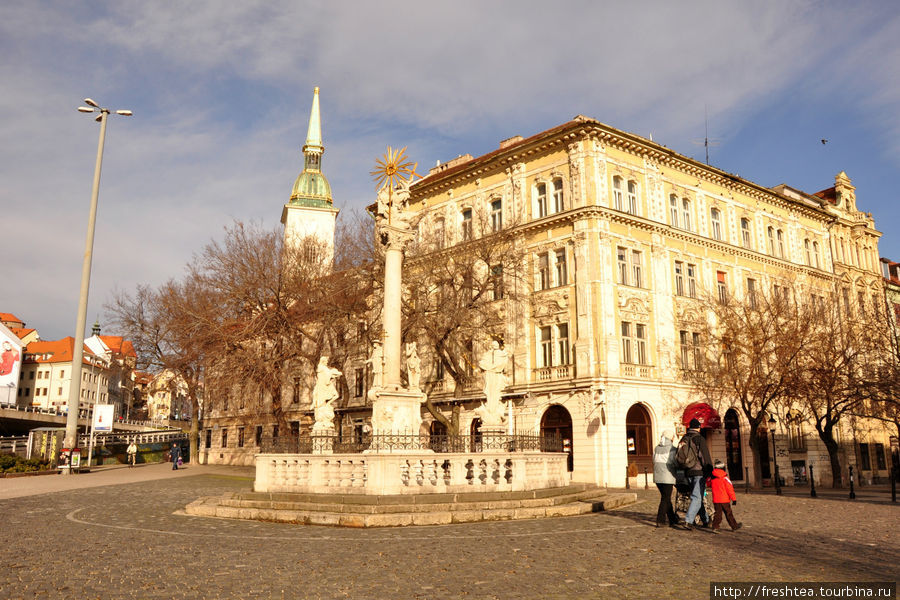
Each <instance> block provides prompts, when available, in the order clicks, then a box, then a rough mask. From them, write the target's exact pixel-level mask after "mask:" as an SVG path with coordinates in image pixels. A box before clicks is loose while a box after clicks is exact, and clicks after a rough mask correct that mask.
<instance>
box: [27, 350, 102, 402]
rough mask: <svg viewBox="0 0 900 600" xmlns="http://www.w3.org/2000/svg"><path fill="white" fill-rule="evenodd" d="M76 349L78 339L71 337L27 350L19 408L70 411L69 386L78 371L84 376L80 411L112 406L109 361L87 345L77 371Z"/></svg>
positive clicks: (82, 378)
mask: <svg viewBox="0 0 900 600" xmlns="http://www.w3.org/2000/svg"><path fill="white" fill-rule="evenodd" d="M74 346H75V339H74V338H73V337H71V336H69V337H65V338H63V339H61V340H52V341H35V342H31V343H30V344H28V345H27V346H26V347H25V357H24V360H23V363H22V369H21V372H20V373H19V386H18V390H17V392H16V401H17V404H19V405H26V406H34V407H40V408H45V409H50V408H54V407H55V408H66V407H67V406H68V402H69V385H70V384H71V382H72V375H73V372H76V371H79V372H80V376H81V401H80V403H79V407H80V408H87V407H89V406H92V405H94V404H107V403H108V397H109V388H108V385H109V369H110V361H109V359H108V358H107V357H105V356H103V355H102V354H98V353H97V352H96V351H95V350H93V349H91V347H90V345H88V344H85V346H84V357H83V359H82V364H81V368H80V369H77V368H73V364H72V354H73V350H74ZM75 376H76V377H77V376H78V374H76V375H75Z"/></svg>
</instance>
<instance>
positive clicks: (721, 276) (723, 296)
mask: <svg viewBox="0 0 900 600" xmlns="http://www.w3.org/2000/svg"><path fill="white" fill-rule="evenodd" d="M716 289H717V291H718V293H719V304H726V303H727V302H728V286H727V284H726V283H725V273H723V272H722V271H716Z"/></svg>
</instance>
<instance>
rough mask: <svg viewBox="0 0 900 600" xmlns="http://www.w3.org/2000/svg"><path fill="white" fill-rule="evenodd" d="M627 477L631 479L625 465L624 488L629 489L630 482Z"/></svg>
mask: <svg viewBox="0 0 900 600" xmlns="http://www.w3.org/2000/svg"><path fill="white" fill-rule="evenodd" d="M629 479H631V478H630V477H629V476H628V467H625V489H626V490H630V489H631V482H630V481H629Z"/></svg>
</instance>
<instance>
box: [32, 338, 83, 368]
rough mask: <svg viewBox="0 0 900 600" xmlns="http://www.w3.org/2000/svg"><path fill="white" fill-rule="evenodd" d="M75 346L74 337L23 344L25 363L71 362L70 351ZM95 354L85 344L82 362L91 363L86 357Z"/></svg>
mask: <svg viewBox="0 0 900 600" xmlns="http://www.w3.org/2000/svg"><path fill="white" fill-rule="evenodd" d="M74 348H75V338H73V337H72V336H69V337H64V338H63V339H61V340H49V341H43V340H41V341H37V342H31V343H30V344H28V345H27V346H25V361H24V362H25V363H39V364H44V363H65V362H72V353H73V352H72V351H73V349H74ZM90 356H95V355H94V353H93V352H92V351H91V349H90V348H89V347H88V346H87V345H86V344H85V346H84V358H83V359H82V362H84V363H85V364H91V363H90V360H89V359H88V357H90Z"/></svg>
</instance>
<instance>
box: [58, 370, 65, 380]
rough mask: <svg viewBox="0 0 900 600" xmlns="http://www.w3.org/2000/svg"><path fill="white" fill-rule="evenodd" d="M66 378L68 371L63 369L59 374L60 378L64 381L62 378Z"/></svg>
mask: <svg viewBox="0 0 900 600" xmlns="http://www.w3.org/2000/svg"><path fill="white" fill-rule="evenodd" d="M65 376H66V370H65V369H63V370H61V371H60V372H59V377H60V379H62V378H63V377H65Z"/></svg>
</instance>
